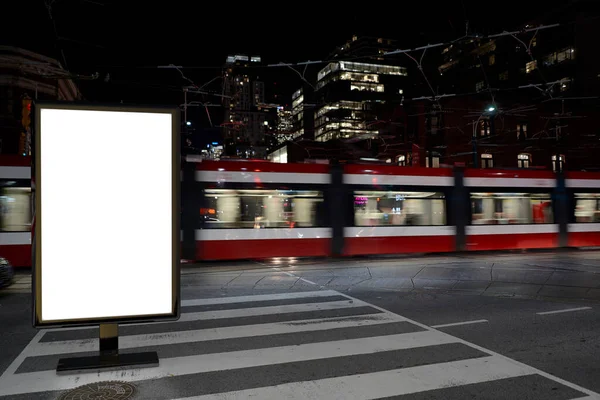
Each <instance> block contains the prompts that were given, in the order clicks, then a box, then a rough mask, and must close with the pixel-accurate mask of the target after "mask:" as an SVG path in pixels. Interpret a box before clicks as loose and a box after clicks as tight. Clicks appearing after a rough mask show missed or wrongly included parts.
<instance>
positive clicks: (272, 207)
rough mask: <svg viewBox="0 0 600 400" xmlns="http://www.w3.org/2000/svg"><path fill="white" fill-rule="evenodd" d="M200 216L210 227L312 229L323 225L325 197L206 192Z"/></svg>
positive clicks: (298, 193)
mask: <svg viewBox="0 0 600 400" xmlns="http://www.w3.org/2000/svg"><path fill="white" fill-rule="evenodd" d="M205 196H206V202H205V207H203V208H201V209H200V215H201V218H202V220H203V222H204V227H206V228H249V229H262V228H309V227H317V226H322V225H323V221H322V219H323V218H322V216H323V194H322V193H321V192H319V191H301V190H227V189H209V190H206V191H205Z"/></svg>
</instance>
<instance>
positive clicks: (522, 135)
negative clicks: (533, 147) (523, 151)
mask: <svg viewBox="0 0 600 400" xmlns="http://www.w3.org/2000/svg"><path fill="white" fill-rule="evenodd" d="M517 139H527V124H524V123H523V124H517Z"/></svg>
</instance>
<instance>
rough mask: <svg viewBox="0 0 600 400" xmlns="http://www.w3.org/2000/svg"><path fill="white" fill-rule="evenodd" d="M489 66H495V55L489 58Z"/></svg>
mask: <svg viewBox="0 0 600 400" xmlns="http://www.w3.org/2000/svg"><path fill="white" fill-rule="evenodd" d="M489 64H490V65H494V64H496V55H495V54H492V55H491V56H490V58H489Z"/></svg>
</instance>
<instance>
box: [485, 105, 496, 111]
mask: <svg viewBox="0 0 600 400" xmlns="http://www.w3.org/2000/svg"><path fill="white" fill-rule="evenodd" d="M487 110H488V111H489V112H493V111H496V107H494V106H490V107H488V109H487Z"/></svg>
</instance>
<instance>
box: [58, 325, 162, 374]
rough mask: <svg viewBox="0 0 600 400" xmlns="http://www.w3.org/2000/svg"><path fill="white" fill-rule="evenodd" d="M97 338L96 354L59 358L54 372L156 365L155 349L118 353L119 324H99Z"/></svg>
mask: <svg viewBox="0 0 600 400" xmlns="http://www.w3.org/2000/svg"><path fill="white" fill-rule="evenodd" d="M99 339H100V346H99V347H100V351H99V354H98V355H95V356H87V357H73V358H61V359H60V360H58V365H57V367H56V373H57V374H61V375H62V374H76V373H82V372H94V371H107V370H115V369H124V368H147V367H157V366H158V354H157V353H156V352H155V351H150V352H143V353H125V354H119V326H118V325H117V324H100V337H99Z"/></svg>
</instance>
